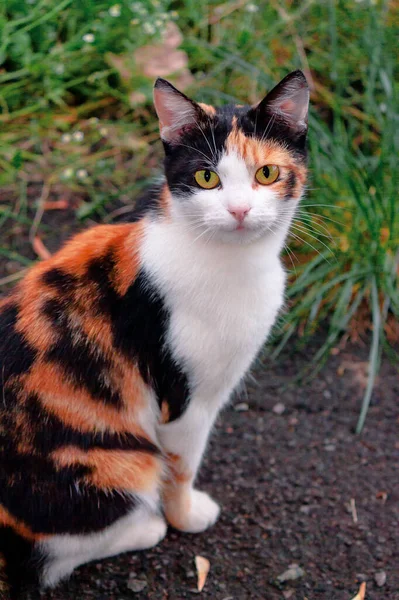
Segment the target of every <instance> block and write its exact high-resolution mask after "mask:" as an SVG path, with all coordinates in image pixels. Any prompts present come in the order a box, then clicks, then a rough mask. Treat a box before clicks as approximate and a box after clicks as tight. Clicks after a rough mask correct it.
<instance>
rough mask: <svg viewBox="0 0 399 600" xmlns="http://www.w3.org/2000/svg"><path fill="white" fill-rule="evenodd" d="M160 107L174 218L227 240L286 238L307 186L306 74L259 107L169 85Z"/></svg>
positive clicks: (159, 95)
mask: <svg viewBox="0 0 399 600" xmlns="http://www.w3.org/2000/svg"><path fill="white" fill-rule="evenodd" d="M154 103H155V108H156V111H157V114H158V117H159V121H160V131H161V138H162V141H163V143H164V147H165V155H166V156H165V174H166V180H167V183H168V186H169V189H170V191H171V197H170V206H169V207H168V209H169V211H170V216H171V218H172V219H176V220H177V219H178V220H180V221H181V222H182V223H185V224H187V226H188V227H190V229H191V230H192V231H194V232H196V233H197V235H198V236H201V235H202V236H203V238H204V239H210V238H212V239H217V240H223V241H228V242H229V241H231V242H239V243H249V242H252V241H254V240H256V239H259V238H261V237H264V236H267V235H273V234H274V235H276V234H277V233H278V232H279V231H280V232H283V233H284V234H285V233H286V231H287V229H288V226H289V223H290V221H291V218H292V216H293V214H294V210H295V207H296V205H297V203H298V201H299V199H300V197H301V194H302V193H303V190H304V186H305V181H306V133H307V115H308V104H309V89H308V86H307V83H306V79H305V76H304V75H303V73H302V72H301V71H294V72H293V73H291V74H289V75H287V77H285V78H284V79H283V80H282V81H281V82H280V83H279V84H278V85H277V86H276V87H275V88H274V89H273V90H272V91H271V92H269V94H267V96H266V97H265V98H264V99H263V100H262V101H261V102H259V104H257V105H255V106H238V105H228V106H222V107H220V108H214V107H213V106H208V105H205V104H201V103H197V102H194V101H193V100H190V99H189V98H188V97H187V96H185V95H184V94H182V93H181V92H179V91H178V90H177V89H176V88H175V87H173V85H171V84H170V83H169V82H167V81H165V80H164V79H158V80H157V81H156V83H155V87H154Z"/></svg>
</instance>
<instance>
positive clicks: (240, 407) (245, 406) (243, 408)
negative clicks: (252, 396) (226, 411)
mask: <svg viewBox="0 0 399 600" xmlns="http://www.w3.org/2000/svg"><path fill="white" fill-rule="evenodd" d="M248 409H249V404H247V403H246V402H239V403H238V404H236V405H235V406H234V410H236V411H237V412H245V411H246V410H248Z"/></svg>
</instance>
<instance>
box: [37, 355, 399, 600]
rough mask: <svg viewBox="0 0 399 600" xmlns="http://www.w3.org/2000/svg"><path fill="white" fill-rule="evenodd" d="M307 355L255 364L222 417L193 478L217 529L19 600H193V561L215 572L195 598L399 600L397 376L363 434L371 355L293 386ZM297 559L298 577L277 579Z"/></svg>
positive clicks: (384, 384)
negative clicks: (211, 501)
mask: <svg viewBox="0 0 399 600" xmlns="http://www.w3.org/2000/svg"><path fill="white" fill-rule="evenodd" d="M309 354H311V351H310V350H309V349H307V350H306V351H302V352H298V351H296V352H295V353H293V354H291V355H290V354H285V355H284V356H281V357H280V359H279V361H278V363H277V364H273V363H271V362H270V361H268V360H265V361H263V364H261V365H259V366H258V367H257V369H256V371H255V378H254V380H253V381H252V380H251V382H250V383H249V384H248V385H247V390H246V393H245V395H242V394H241V396H240V397H238V396H237V397H235V398H234V400H233V402H232V404H231V405H230V407H228V408H227V409H226V410H225V411H224V412H223V414H222V415H221V416H220V418H219V420H218V423H217V426H216V428H215V431H214V435H213V436H212V439H211V443H210V447H209V449H208V452H207V455H206V458H205V461H204V464H203V467H202V469H201V473H200V476H199V481H198V485H199V487H200V488H201V489H204V490H206V491H208V492H209V493H210V494H212V496H213V497H214V498H215V499H217V500H218V501H219V502H220V504H221V505H222V513H221V517H220V519H219V521H218V523H217V524H216V525H215V526H214V527H213V528H212V529H210V530H209V531H207V532H205V533H203V534H199V535H189V534H181V533H178V532H176V531H173V530H170V531H169V533H168V535H167V537H166V539H165V540H164V541H163V542H161V544H160V545H159V546H157V547H156V548H154V549H151V550H148V551H145V552H138V553H132V554H125V555H121V556H119V557H116V558H113V559H111V560H105V561H102V562H99V563H94V564H89V565H86V566H83V567H81V568H80V569H78V570H77V571H76V572H75V574H74V575H73V577H72V578H71V579H70V580H69V581H68V582H66V583H63V584H61V585H60V586H59V587H58V588H57V589H55V590H53V591H51V592H47V593H42V594H37V595H31V596H29V597H28V599H27V600H37V599H39V598H40V599H41V600H66V599H70V598H77V599H79V600H80V599H86V598H87V599H88V598H96V599H97V600H128V599H134V598H140V599H141V600H147V599H148V600H166V599H168V600H181V599H184V598H192V597H194V596H195V594H198V592H197V586H196V573H195V565H194V558H195V556H196V555H201V556H204V557H206V558H208V559H209V561H210V563H211V569H210V573H209V575H208V579H207V582H206V585H205V588H204V590H203V591H202V592H201V594H200V595H201V597H204V598H212V599H213V600H249V599H251V600H252V599H262V600H275V599H276V600H277V599H282V600H284V599H286V600H288V599H290V600H305V599H308V600H318V599H320V600H350V599H351V598H353V597H354V596H355V595H356V593H357V591H358V590H359V586H360V583H361V582H362V581H365V582H367V593H366V600H399V544H398V539H399V478H398V467H399V436H398V432H399V402H398V398H399V377H398V371H397V368H396V367H395V366H393V365H391V364H390V363H389V362H388V361H386V362H383V364H382V367H381V371H380V376H379V379H378V382H377V386H376V389H375V392H374V395H373V402H372V405H371V407H370V410H369V414H368V417H367V421H366V426H365V428H364V430H363V433H362V435H360V436H357V435H355V434H354V432H353V429H354V426H355V424H356V420H357V417H358V413H359V407H360V403H361V397H362V393H363V390H364V382H365V368H366V363H365V358H366V356H367V352H366V349H365V348H359V347H347V348H346V349H345V351H343V352H341V353H339V354H338V355H336V356H333V357H332V358H331V359H330V361H329V362H328V364H327V366H326V367H325V368H324V369H323V370H322V371H321V373H320V374H319V375H318V376H317V377H316V378H315V379H313V380H312V381H311V382H309V383H306V384H298V383H295V381H294V379H295V376H296V375H297V374H298V373H299V372H300V371H301V369H303V367H304V366H305V365H306V364H307V361H308V356H309ZM240 409H241V410H240ZM281 411H283V412H282V413H281V414H277V413H279V412H281ZM293 563H294V564H296V565H298V566H299V567H300V568H301V569H302V570H303V571H304V574H303V575H302V576H300V577H298V578H297V579H295V580H291V581H286V582H285V583H281V582H279V580H278V576H279V575H281V574H282V573H284V572H285V571H286V570H287V569H288V568H289V566H290V565H292V564H293ZM381 571H383V572H384V573H385V575H386V582H385V584H384V585H383V586H382V587H378V585H377V583H376V581H375V576H376V573H379V572H381ZM299 573H300V571H299ZM297 574H298V573H297ZM135 580H142V581H143V582H145V587H144V589H143V590H142V591H141V592H134V591H132V590H130V589H129V587H128V585H129V581H130V583H132V581H133V582H134V581H135ZM132 587H134V586H132Z"/></svg>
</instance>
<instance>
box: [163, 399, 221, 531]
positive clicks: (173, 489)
mask: <svg viewBox="0 0 399 600" xmlns="http://www.w3.org/2000/svg"><path fill="white" fill-rule="evenodd" d="M216 414H217V410H215V409H214V408H213V407H212V408H210V407H209V405H207V404H205V403H202V402H201V400H200V399H194V398H193V399H192V400H191V401H190V405H189V407H188V408H187V409H186V411H185V412H184V413H183V415H182V417H180V418H179V419H178V420H176V421H173V422H172V423H169V424H165V425H160V426H159V431H158V434H159V438H160V442H161V445H162V447H163V449H164V452H165V454H166V457H167V462H168V472H167V475H166V478H165V482H164V490H163V507H164V512H165V516H166V518H167V520H168V521H169V523H170V524H171V525H172V526H173V527H175V528H176V529H180V530H181V531H187V532H190V533H198V532H200V531H204V530H205V529H207V528H208V527H210V526H211V525H213V524H214V523H215V521H216V520H217V518H218V516H219V513H220V508H219V505H218V504H217V503H216V502H215V501H214V500H212V498H211V497H210V496H209V495H208V494H207V493H206V492H201V491H199V490H197V489H195V488H194V481H195V477H196V475H197V471H198V468H199V466H200V463H201V459H202V456H203V453H204V451H205V448H206V444H207V440H208V436H209V432H210V430H211V428H212V425H213V423H214V420H215V417H216Z"/></svg>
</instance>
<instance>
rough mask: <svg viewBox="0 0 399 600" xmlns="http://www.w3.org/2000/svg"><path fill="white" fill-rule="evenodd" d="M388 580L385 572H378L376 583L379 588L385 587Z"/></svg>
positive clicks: (375, 576)
mask: <svg viewBox="0 0 399 600" xmlns="http://www.w3.org/2000/svg"><path fill="white" fill-rule="evenodd" d="M386 580H387V574H386V573H385V571H377V573H375V575H374V581H375V583H376V585H377V586H378V587H382V586H383V585H385V583H386Z"/></svg>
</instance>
